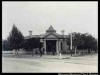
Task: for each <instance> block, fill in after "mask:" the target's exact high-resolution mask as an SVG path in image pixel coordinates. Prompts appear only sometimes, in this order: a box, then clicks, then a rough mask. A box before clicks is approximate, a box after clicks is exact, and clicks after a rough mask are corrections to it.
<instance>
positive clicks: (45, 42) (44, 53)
mask: <svg viewBox="0 0 100 75" xmlns="http://www.w3.org/2000/svg"><path fill="white" fill-rule="evenodd" d="M44 54H45V55H46V54H47V52H46V40H44Z"/></svg>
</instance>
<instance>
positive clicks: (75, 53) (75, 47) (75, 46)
mask: <svg viewBox="0 0 100 75" xmlns="http://www.w3.org/2000/svg"><path fill="white" fill-rule="evenodd" d="M76 50H77V46H75V55H76Z"/></svg>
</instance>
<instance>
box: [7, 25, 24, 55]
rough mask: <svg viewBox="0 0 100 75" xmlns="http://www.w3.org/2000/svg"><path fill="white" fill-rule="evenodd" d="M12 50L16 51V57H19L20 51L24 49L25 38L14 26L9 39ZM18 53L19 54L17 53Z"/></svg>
mask: <svg viewBox="0 0 100 75" xmlns="http://www.w3.org/2000/svg"><path fill="white" fill-rule="evenodd" d="M7 40H8V42H9V44H10V46H11V48H12V49H15V55H18V51H19V49H21V48H22V43H23V41H24V36H23V35H22V33H21V32H20V30H19V29H17V27H16V26H15V25H13V27H12V30H11V32H10V34H9V37H8V38H7ZM16 52H17V53H16Z"/></svg>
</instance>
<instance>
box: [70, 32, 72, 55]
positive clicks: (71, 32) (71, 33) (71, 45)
mask: <svg viewBox="0 0 100 75" xmlns="http://www.w3.org/2000/svg"><path fill="white" fill-rule="evenodd" d="M70 39H71V41H70V44H71V46H70V49H71V56H72V32H71V37H70Z"/></svg>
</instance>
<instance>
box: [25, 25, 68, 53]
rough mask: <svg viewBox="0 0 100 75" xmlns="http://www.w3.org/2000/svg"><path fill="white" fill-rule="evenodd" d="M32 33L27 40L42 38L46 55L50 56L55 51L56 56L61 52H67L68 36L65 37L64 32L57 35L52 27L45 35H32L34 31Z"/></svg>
mask: <svg viewBox="0 0 100 75" xmlns="http://www.w3.org/2000/svg"><path fill="white" fill-rule="evenodd" d="M29 32H30V36H27V37H26V39H29V38H32V37H40V40H41V42H43V47H44V53H45V54H48V53H51V52H52V49H54V51H55V53H56V54H59V52H64V51H67V42H66V41H67V37H68V36H67V35H64V30H62V31H61V32H62V34H58V33H56V30H55V29H54V28H53V27H52V26H50V27H49V29H47V30H46V33H45V34H41V35H32V31H29Z"/></svg>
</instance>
